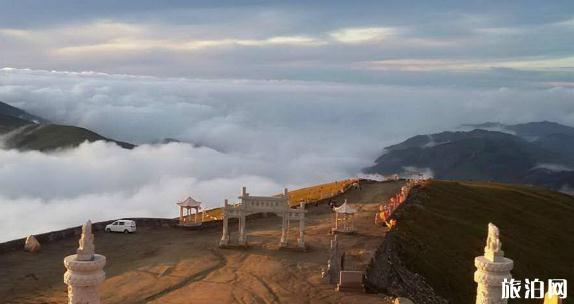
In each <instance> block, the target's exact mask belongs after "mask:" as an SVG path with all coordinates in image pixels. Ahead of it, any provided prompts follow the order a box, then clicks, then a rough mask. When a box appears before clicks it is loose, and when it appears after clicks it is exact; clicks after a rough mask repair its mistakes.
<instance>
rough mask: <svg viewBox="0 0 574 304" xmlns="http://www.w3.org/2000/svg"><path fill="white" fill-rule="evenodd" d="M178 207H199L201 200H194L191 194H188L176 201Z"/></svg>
mask: <svg viewBox="0 0 574 304" xmlns="http://www.w3.org/2000/svg"><path fill="white" fill-rule="evenodd" d="M177 204H178V205H179V206H180V207H201V202H198V201H196V200H195V199H193V198H192V197H191V196H188V197H187V198H186V199H185V200H183V201H181V202H178V203H177Z"/></svg>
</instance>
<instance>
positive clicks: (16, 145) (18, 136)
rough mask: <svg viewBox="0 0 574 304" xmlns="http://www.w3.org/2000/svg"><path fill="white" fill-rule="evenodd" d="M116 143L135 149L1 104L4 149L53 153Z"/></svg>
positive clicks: (0, 131)
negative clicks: (84, 146) (89, 143)
mask: <svg viewBox="0 0 574 304" xmlns="http://www.w3.org/2000/svg"><path fill="white" fill-rule="evenodd" d="M98 140H103V141H107V142H113V143H116V144H117V145H119V146H120V147H122V148H126V149H131V148H134V147H135V146H134V145H132V144H130V143H126V142H121V141H116V140H113V139H109V138H106V137H104V136H101V135H99V134H97V133H95V132H92V131H90V130H88V129H85V128H80V127H75V126H66V125H59V124H52V123H49V122H48V120H46V119H43V118H41V117H38V116H35V115H32V114H30V113H28V112H26V111H24V110H21V109H18V108H16V107H13V106H11V105H8V104H6V103H3V102H0V144H1V148H5V149H18V150H24V151H25V150H37V151H51V150H56V149H62V148H71V147H76V146H78V145H80V144H81V143H83V142H85V141H88V142H94V141H98Z"/></svg>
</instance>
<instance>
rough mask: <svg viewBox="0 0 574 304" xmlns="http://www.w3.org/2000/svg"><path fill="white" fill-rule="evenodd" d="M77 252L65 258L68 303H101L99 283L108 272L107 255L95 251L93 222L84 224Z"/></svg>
mask: <svg viewBox="0 0 574 304" xmlns="http://www.w3.org/2000/svg"><path fill="white" fill-rule="evenodd" d="M79 243H80V246H79V247H78V250H77V253H76V254H74V255H69V256H67V257H66V258H65V259H64V265H65V266H66V269H67V270H68V271H66V273H65V274H64V283H66V284H67V285H68V304H100V296H99V294H98V285H99V284H100V283H102V282H103V281H104V280H105V278H106V274H105V272H104V271H103V269H104V266H105V265H106V257H105V256H103V255H99V254H95V253H94V234H92V223H91V222H90V221H88V222H87V223H85V224H84V225H83V226H82V237H81V238H80V242H79Z"/></svg>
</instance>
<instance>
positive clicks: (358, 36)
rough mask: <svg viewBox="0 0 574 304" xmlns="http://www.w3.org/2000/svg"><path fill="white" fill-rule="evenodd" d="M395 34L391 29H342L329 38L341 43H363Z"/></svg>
mask: <svg viewBox="0 0 574 304" xmlns="http://www.w3.org/2000/svg"><path fill="white" fill-rule="evenodd" d="M396 33H397V29H395V28H391V27H361V28H343V29H339V30H336V31H333V32H331V33H330V36H331V37H332V38H333V39H335V40H337V41H339V42H342V43H365V42H372V41H380V40H383V39H386V38H388V37H390V36H392V35H395V34H396Z"/></svg>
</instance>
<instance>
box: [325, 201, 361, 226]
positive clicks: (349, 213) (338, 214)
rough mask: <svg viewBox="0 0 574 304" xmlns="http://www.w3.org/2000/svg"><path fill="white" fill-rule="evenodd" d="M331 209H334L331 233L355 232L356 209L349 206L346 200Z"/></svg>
mask: <svg viewBox="0 0 574 304" xmlns="http://www.w3.org/2000/svg"><path fill="white" fill-rule="evenodd" d="M333 210H334V211H335V220H334V227H332V228H331V231H332V232H333V233H353V232H355V223H354V222H355V219H354V217H355V213H357V209H355V208H353V207H351V205H349V204H348V203H347V200H345V202H344V203H343V204H342V205H341V206H339V207H334V208H333Z"/></svg>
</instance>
